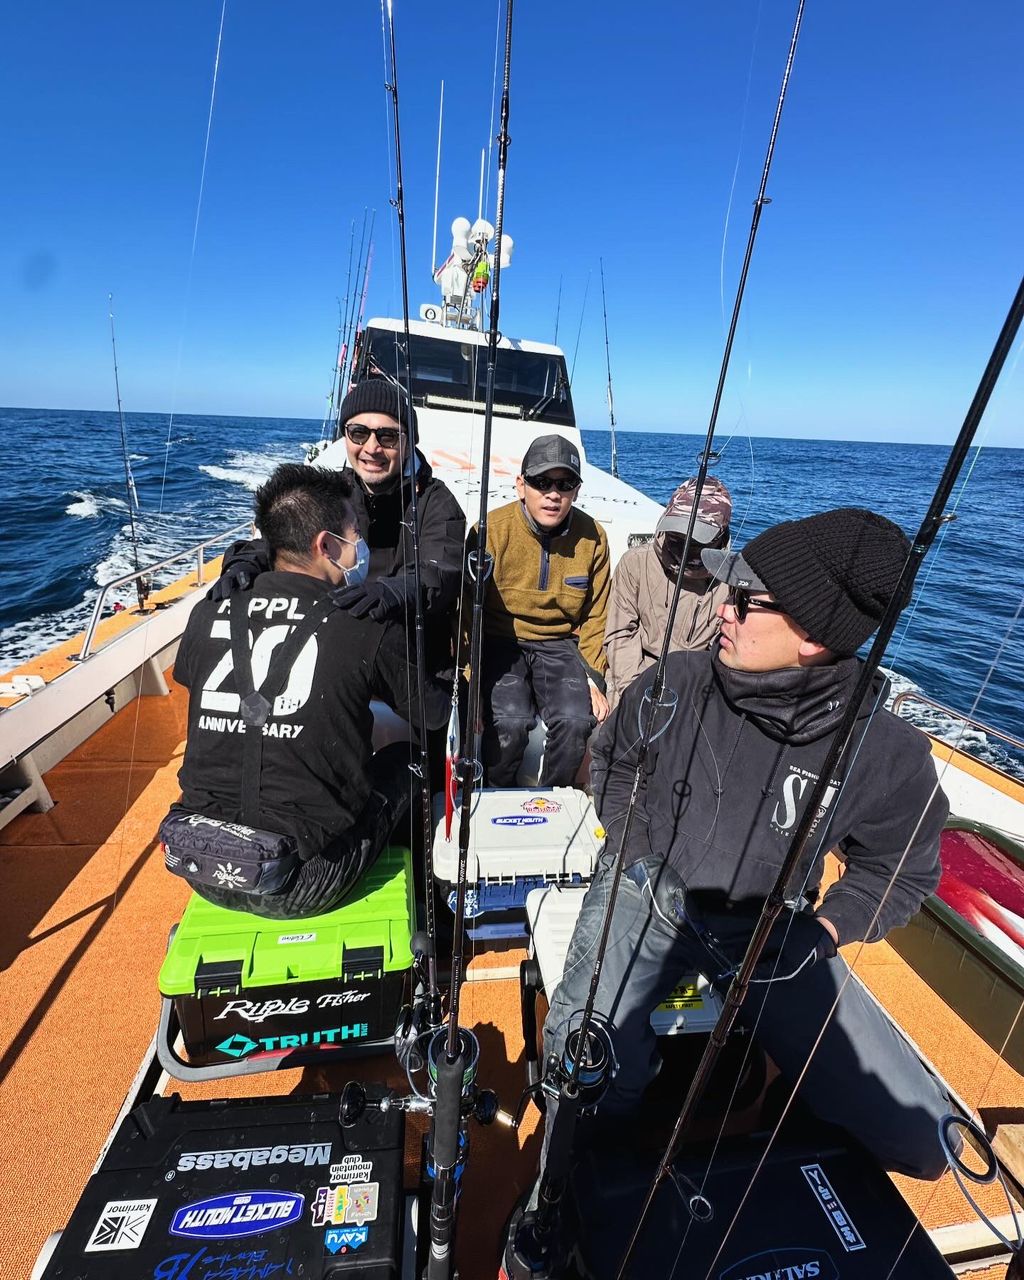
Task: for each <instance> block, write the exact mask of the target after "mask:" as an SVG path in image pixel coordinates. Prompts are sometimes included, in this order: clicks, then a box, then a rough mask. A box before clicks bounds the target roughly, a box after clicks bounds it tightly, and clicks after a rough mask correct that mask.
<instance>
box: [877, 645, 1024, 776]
mask: <svg viewBox="0 0 1024 1280" xmlns="http://www.w3.org/2000/svg"><path fill="white" fill-rule="evenodd" d="M883 670H884V671H885V674H886V675H887V676H888V677H889V681H890V689H889V697H888V699H887V701H886V706H887V707H888V708H889V709H890V710H891V709H892V706H893V703H894V702H895V701H896V699H897V698H898V697H899V696H900V694H903V693H912V694H920V695H921V696H922V697H926V696H927V695H926V694H925V693H924V691H923V690H922V689H921V686H920V685H918V684H915V683H914V681H913V680H911V679H910V678H909V677H908V676H905V675H903V674H902V673H901V672H899V671H893V670H892V669H891V668H883ZM898 714H899V715H900V716H901V717H902V719H904V720H909V721H910V723H911V724H913V725H916V726H917V727H918V728H919V729H923V730H924V732H925V733H930V734H931V735H932V736H933V737H935V738H938V739H939V741H940V742H946V743H948V744H949V745H950V746H951V747H958V748H959V749H960V750H961V751H966V752H967V753H968V754H969V755H972V756H974V758H975V759H976V760H981V761H982V762H983V763H984V764H990V765H993V766H994V767H995V768H997V769H1002V771H1003V772H1004V773H1008V774H1009V775H1010V777H1011V778H1020V779H1021V780H1022V781H1024V753H1022V752H1019V751H1015V750H1014V749H1013V748H1012V747H1011V746H1009V745H1008V744H1006V743H1002V742H1000V741H999V740H998V739H997V738H990V737H989V736H988V734H987V733H985V732H984V730H982V729H976V728H974V727H973V726H971V725H965V724H964V722H963V720H961V719H960V718H959V717H957V716H955V715H950V714H949V713H948V712H946V711H942V710H940V709H939V708H938V707H933V706H929V705H928V704H927V703H924V702H918V701H917V700H916V699H915V698H910V699H908V700H907V701H906V702H904V703H903V704H902V705H901V707H900V709H899V713H898Z"/></svg>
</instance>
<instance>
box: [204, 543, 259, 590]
mask: <svg viewBox="0 0 1024 1280" xmlns="http://www.w3.org/2000/svg"><path fill="white" fill-rule="evenodd" d="M236 548H237V550H236ZM224 562H225V563H224V569H223V572H222V573H221V575H220V577H219V578H218V579H217V581H216V582H215V583H214V584H213V586H212V587H211V588H210V589H209V591H207V593H206V598H207V600H227V598H228V597H229V596H232V595H234V594H235V592H236V591H248V590H249V588H250V587H251V586H252V584H253V583H254V582H255V581H256V579H257V577H258V576H259V575H260V574H261V573H266V572H267V571H268V570H269V568H270V556H269V555H268V553H267V544H266V543H265V542H263V541H260V540H257V541H255V542H242V543H236V544H235V546H233V547H229V548H228V550H227V551H226V552H225V553H224Z"/></svg>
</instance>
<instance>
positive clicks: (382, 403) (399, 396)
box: [338, 378, 420, 444]
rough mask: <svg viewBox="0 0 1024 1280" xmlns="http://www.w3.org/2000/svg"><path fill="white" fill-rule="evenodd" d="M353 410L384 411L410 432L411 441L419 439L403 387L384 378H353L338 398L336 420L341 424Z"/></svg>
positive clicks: (413, 413) (353, 415)
mask: <svg viewBox="0 0 1024 1280" xmlns="http://www.w3.org/2000/svg"><path fill="white" fill-rule="evenodd" d="M357 413H386V414H387V415H388V417H390V418H394V419H395V421H396V422H400V423H401V424H402V426H403V427H405V430H406V432H407V433H409V434H411V435H412V439H413V443H414V444H416V443H418V441H419V438H420V432H419V424H418V423H417V421H416V410H415V409H410V408H409V398H408V396H407V395H406V394H405V389H404V388H403V387H399V386H396V385H395V383H393V382H388V380H387V379H386V378H364V379H363V381H362V382H357V383H356V385H355V386H354V387H353V388H352V390H351V391H350V392H349V393H348V395H347V396H346V397H345V399H344V400H342V402H341V411H340V413H339V414H338V421H339V422H340V423H341V425H342V426H343V427H344V425H345V423H346V422H348V420H349V419H350V418H354V417H355V416H356V414H357ZM410 428H411V431H410Z"/></svg>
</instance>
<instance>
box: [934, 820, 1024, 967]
mask: <svg viewBox="0 0 1024 1280" xmlns="http://www.w3.org/2000/svg"><path fill="white" fill-rule="evenodd" d="M938 895H939V897H940V898H941V899H942V901H943V902H945V903H946V905H947V906H949V907H952V908H953V910H954V911H955V912H956V913H957V914H958V915H959V916H961V917H962V918H963V919H964V920H965V921H966V922H967V923H968V924H969V925H970V926H971V927H972V928H973V929H974V930H975V931H976V932H977V933H979V934H980V935H981V936H982V937H983V938H987V939H988V940H989V941H990V942H993V943H995V945H996V946H998V947H999V948H1000V949H1001V950H1002V951H1005V952H1006V954H1007V955H1008V956H1010V957H1011V959H1013V960H1015V961H1016V962H1017V963H1018V964H1020V965H1022V966H1024V869H1022V868H1021V866H1020V865H1019V864H1018V863H1017V862H1016V861H1015V860H1014V859H1013V858H1012V857H1011V856H1010V855H1009V854H1008V853H1004V852H1003V850H1002V849H1000V848H999V847H998V846H997V845H995V844H993V842H992V841H991V840H988V839H986V837H985V836H983V835H980V834H978V833H977V832H974V831H954V830H946V831H944V832H943V833H942V879H941V881H940V882H939V888H938Z"/></svg>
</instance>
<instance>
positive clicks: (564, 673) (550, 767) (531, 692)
mask: <svg viewBox="0 0 1024 1280" xmlns="http://www.w3.org/2000/svg"><path fill="white" fill-rule="evenodd" d="M483 700H484V737H483V757H484V770H485V773H486V778H487V784H488V786H491V787H514V786H515V784H516V775H517V774H518V772H519V766H520V765H521V764H522V762H523V756H524V754H525V753H526V743H527V739H528V738H529V736H530V730H531V729H532V728H533V726H534V725H535V724H536V723H537V713H538V712H540V717H541V719H542V720H543V721H544V723H545V725H546V726H547V738H546V739H545V742H544V765H543V777H542V778H541V783H542V785H543V786H545V787H571V786H572V784H573V781H574V780H575V777H576V774H577V772H578V770H579V767H580V765H581V764H582V763H583V756H584V754H585V753H586V750H587V741H588V739H589V738H590V734H591V731H592V730H593V728H594V725H595V724H596V723H597V722H596V720H595V718H594V715H593V711H592V710H591V702H590V687H589V685H588V684H587V673H586V669H585V668H584V666H583V660H582V659H581V658H580V655H579V650H578V649H577V647H576V643H575V641H574V640H570V639H569V638H568V637H567V638H566V639H564V640H518V641H517V640H493V639H485V640H484V655H483Z"/></svg>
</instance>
